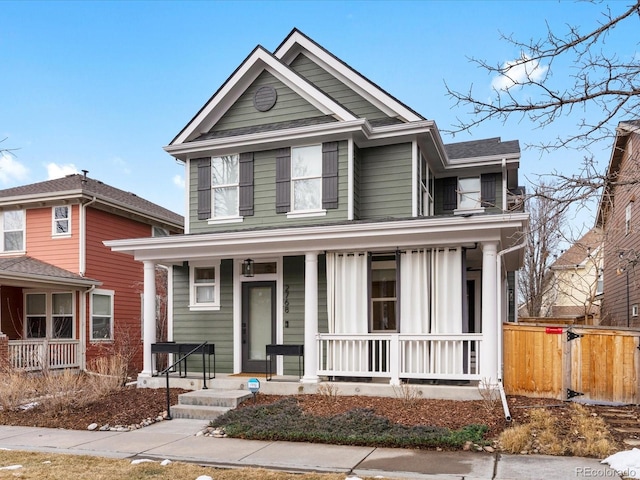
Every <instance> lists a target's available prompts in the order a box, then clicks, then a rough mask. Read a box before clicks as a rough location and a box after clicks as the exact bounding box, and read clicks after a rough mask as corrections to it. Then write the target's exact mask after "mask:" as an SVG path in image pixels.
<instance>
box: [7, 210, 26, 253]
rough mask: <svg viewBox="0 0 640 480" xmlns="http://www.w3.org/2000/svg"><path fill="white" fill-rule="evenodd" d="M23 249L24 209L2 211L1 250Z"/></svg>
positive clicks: (15, 250) (16, 250) (17, 250)
mask: <svg viewBox="0 0 640 480" xmlns="http://www.w3.org/2000/svg"><path fill="white" fill-rule="evenodd" d="M23 250H24V210H7V211H4V212H2V251H4V252H19V251H23Z"/></svg>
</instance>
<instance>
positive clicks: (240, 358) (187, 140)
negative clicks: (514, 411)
mask: <svg viewBox="0 0 640 480" xmlns="http://www.w3.org/2000/svg"><path fill="white" fill-rule="evenodd" d="M165 150H166V151H167V152H168V153H169V154H170V155H172V156H173V157H174V158H175V159H177V160H178V161H179V162H181V163H182V164H184V168H185V178H186V179H187V187H186V204H187V205H188V211H187V212H185V219H186V222H185V223H186V225H185V234H184V235H174V236H171V237H163V238H147V239H130V240H117V241H109V242H105V243H106V245H107V246H109V247H110V248H112V249H113V250H114V251H118V252H123V253H127V254H130V255H133V256H134V257H135V258H136V259H137V260H139V261H141V262H143V263H144V269H145V272H146V275H147V276H146V277H145V283H144V307H145V308H144V348H145V351H144V362H145V363H144V371H143V372H142V373H141V377H142V378H144V377H145V376H146V377H148V376H151V375H153V374H154V373H155V371H156V368H155V366H154V362H153V355H152V353H151V350H152V348H151V346H152V344H153V343H154V342H155V306H154V305H155V292H154V282H153V277H152V272H153V271H154V267H155V265H156V264H162V265H167V266H170V268H171V271H172V275H171V277H172V287H171V288H172V292H173V294H172V298H171V325H172V326H171V331H170V338H171V339H172V340H173V341H175V342H178V343H192V344H193V343H201V342H203V341H208V342H209V343H211V344H214V345H215V351H216V369H217V373H218V374H225V373H226V374H241V373H242V374H259V373H264V372H265V369H267V362H266V358H267V353H266V350H267V345H294V346H299V347H301V349H300V350H302V351H303V352H304V368H303V371H302V372H298V365H299V364H298V361H297V360H298V359H295V358H291V357H284V358H283V357H279V358H278V359H277V361H276V362H275V369H276V370H275V372H273V373H274V374H275V375H280V376H285V377H287V378H294V379H295V381H298V379H299V381H300V382H303V383H304V382H306V383H317V382H322V381H325V380H328V379H331V380H333V379H340V378H349V379H364V380H367V381H369V380H371V379H373V378H375V379H377V381H379V382H388V383H390V384H391V385H398V384H399V383H401V382H403V381H408V380H415V381H431V382H435V381H465V382H466V381H469V382H474V381H478V380H480V379H485V380H488V379H493V380H494V381H496V382H498V381H500V379H501V378H502V372H501V363H502V362H501V359H500V345H501V341H502V340H501V324H502V322H503V321H505V320H506V319H507V318H509V313H510V312H509V302H508V296H509V293H512V291H513V289H514V288H515V286H514V285H513V280H512V279H513V275H510V274H511V273H512V272H514V271H515V270H517V269H518V268H519V267H520V266H521V263H522V252H523V249H522V246H523V241H524V240H523V238H524V237H523V232H524V231H525V230H526V227H527V223H528V215H527V214H526V213H525V212H524V211H523V209H522V204H521V203H519V202H518V198H519V197H518V195H517V193H518V192H519V191H520V190H521V189H520V188H519V187H518V168H519V161H520V148H519V144H518V142H517V141H505V142H503V141H501V139H500V138H489V139H484V140H477V141H471V142H462V143H455V144H444V143H443V141H442V138H441V136H440V133H439V131H438V128H437V126H436V124H435V122H434V121H433V120H429V119H426V118H424V117H423V116H422V115H420V114H419V113H417V112H415V111H414V110H413V109H411V108H410V107H408V106H406V105H404V104H403V103H401V102H400V101H399V100H397V99H396V98H394V97H393V96H392V95H390V94H389V93H387V92H385V91H384V90H382V89H381V88H380V87H378V86H377V85H376V84H375V83H374V82H372V81H370V80H368V79H367V78H365V77H364V76H362V75H361V74H359V73H358V72H356V71H355V70H354V69H352V68H351V67H350V66H349V65H348V64H347V63H345V62H344V61H342V60H340V59H338V58H337V57H335V56H334V55H333V54H332V53H331V52H329V51H327V50H326V49H324V48H323V47H321V46H320V45H318V44H317V43H316V42H314V41H313V40H312V39H310V38H309V37H307V36H306V35H304V34H303V33H302V32H300V31H299V30H297V29H294V30H293V31H292V32H291V33H290V34H289V35H288V36H287V37H286V38H285V39H284V41H283V42H282V43H281V44H280V45H279V46H278V47H277V48H276V49H275V51H273V52H269V51H267V50H265V49H264V48H262V47H260V46H258V47H256V48H255V50H253V52H251V53H250V54H249V56H248V57H247V58H246V59H245V60H244V61H243V62H242V63H241V64H240V65H239V66H238V68H237V69H236V70H235V71H234V72H233V73H232V74H231V76H230V77H229V78H228V79H227V80H226V82H224V84H223V85H222V86H220V88H219V89H218V90H217V91H216V92H215V94H214V95H213V96H212V97H211V98H210V99H209V100H208V101H207V102H206V104H205V105H204V106H203V107H202V108H201V109H200V110H199V111H198V112H197V113H196V114H195V116H194V117H193V118H192V119H191V120H190V121H189V122H188V123H187V125H186V126H185V127H184V128H183V129H182V131H180V132H179V133H178V134H177V135H176V137H175V138H174V139H173V140H172V141H171V142H170V143H169V145H167V146H166V147H165ZM510 290H511V292H510ZM190 368H191V367H190ZM193 368H194V369H197V368H198V365H197V362H194V365H193ZM298 373H300V375H299V376H298Z"/></svg>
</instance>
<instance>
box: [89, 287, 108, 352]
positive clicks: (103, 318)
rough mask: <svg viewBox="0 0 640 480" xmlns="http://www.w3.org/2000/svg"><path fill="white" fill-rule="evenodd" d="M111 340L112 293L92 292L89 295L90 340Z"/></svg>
mask: <svg viewBox="0 0 640 480" xmlns="http://www.w3.org/2000/svg"><path fill="white" fill-rule="evenodd" d="M112 339H113V292H112V291H109V290H94V291H93V293H92V294H91V340H112Z"/></svg>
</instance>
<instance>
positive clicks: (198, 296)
mask: <svg viewBox="0 0 640 480" xmlns="http://www.w3.org/2000/svg"><path fill="white" fill-rule="evenodd" d="M219 269H220V262H219V261H218V262H211V263H207V264H201V265H192V266H190V267H189V307H190V309H191V310H217V309H219V308H220V278H219Z"/></svg>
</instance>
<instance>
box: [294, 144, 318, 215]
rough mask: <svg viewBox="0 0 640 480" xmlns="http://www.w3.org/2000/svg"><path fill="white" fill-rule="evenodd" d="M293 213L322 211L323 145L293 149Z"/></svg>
mask: <svg viewBox="0 0 640 480" xmlns="http://www.w3.org/2000/svg"><path fill="white" fill-rule="evenodd" d="M291 203H292V206H293V208H292V210H293V211H306V210H321V209H322V145H311V146H307V147H296V148H292V149H291Z"/></svg>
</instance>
